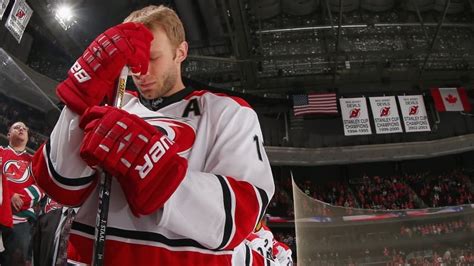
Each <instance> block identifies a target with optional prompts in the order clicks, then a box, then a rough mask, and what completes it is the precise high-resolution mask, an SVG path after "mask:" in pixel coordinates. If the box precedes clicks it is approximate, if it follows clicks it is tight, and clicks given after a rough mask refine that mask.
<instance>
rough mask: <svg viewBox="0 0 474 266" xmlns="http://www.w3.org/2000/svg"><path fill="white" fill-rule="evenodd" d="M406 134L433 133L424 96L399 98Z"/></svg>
mask: <svg viewBox="0 0 474 266" xmlns="http://www.w3.org/2000/svg"><path fill="white" fill-rule="evenodd" d="M398 102H399V103H400V109H401V110H402V117H403V122H404V124H405V132H421V131H431V128H430V123H429V121H428V116H427V115H426V108H425V102H424V101H423V96H422V95H408V96H398Z"/></svg>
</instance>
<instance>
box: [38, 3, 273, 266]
mask: <svg viewBox="0 0 474 266" xmlns="http://www.w3.org/2000/svg"><path fill="white" fill-rule="evenodd" d="M125 21H126V22H127V23H124V24H120V25H117V26H115V27H112V28H110V29H108V30H107V31H105V32H104V33H103V34H101V35H99V36H98V37H97V39H95V40H94V41H93V43H92V44H91V45H90V46H89V48H87V50H86V51H85V52H84V54H83V55H82V56H81V57H80V58H79V59H78V60H77V61H76V63H75V64H74V65H73V67H72V68H71V69H70V70H69V72H68V78H67V79H66V80H65V81H63V82H62V83H60V85H59V86H58V88H57V93H58V95H59V97H60V98H61V99H62V101H63V102H64V103H65V105H66V107H65V108H64V109H63V111H62V113H61V116H60V118H59V120H58V122H57V124H56V126H55V128H54V130H53V132H52V133H51V137H50V140H49V141H48V142H47V143H45V144H44V145H42V147H41V148H40V149H39V150H38V152H37V154H36V156H35V158H34V162H33V172H34V176H35V178H36V180H37V181H38V183H39V184H40V186H41V187H42V188H44V189H45V190H46V192H47V194H48V195H49V196H51V197H52V198H53V199H55V200H57V201H58V202H59V203H61V204H65V205H70V206H81V208H80V209H79V212H78V214H77V215H76V217H75V220H74V223H73V225H72V230H71V235H70V238H69V249H68V250H69V252H68V260H69V262H71V263H72V262H79V263H91V260H92V252H93V250H92V246H93V242H94V224H95V217H96V215H95V214H96V212H97V207H98V201H97V195H98V189H97V179H98V175H99V174H98V171H96V169H98V168H101V169H103V170H105V171H107V172H109V173H111V174H112V175H113V176H114V179H113V182H112V191H111V198H110V207H109V215H108V216H109V219H108V228H107V237H106V244H105V264H106V265H206V266H208V265H252V264H253V265H263V259H262V257H261V256H260V255H259V254H258V253H256V252H253V251H251V250H250V248H248V246H246V245H245V244H244V243H243V240H244V239H245V238H246V237H247V236H248V235H249V234H250V233H251V232H252V230H253V228H254V227H255V225H256V223H257V222H258V221H259V220H260V219H261V216H262V214H263V213H264V211H265V209H266V207H267V205H268V202H269V200H270V199H271V197H272V195H273V193H274V184H273V178H272V174H271V169H270V165H269V162H268V158H267V156H266V154H265V151H264V149H263V143H262V140H263V137H262V133H261V130H260V126H259V122H258V118H257V115H256V113H255V112H254V111H253V110H252V108H250V106H249V105H248V104H247V103H246V102H245V101H243V100H242V99H239V98H235V97H229V96H226V95H222V94H215V93H211V92H209V91H206V90H195V89H194V88H190V87H185V86H184V84H183V82H182V79H181V64H182V62H183V61H184V60H185V59H186V56H187V52H188V44H187V42H186V41H185V38H184V29H183V25H182V23H181V21H180V20H179V18H178V17H177V15H176V13H175V12H174V11H173V10H171V9H169V8H166V7H163V6H159V7H157V6H149V7H145V8H143V9H141V10H138V11H136V12H133V13H132V14H131V15H130V16H129V17H128V18H127V19H126V20H125ZM124 65H128V66H129V67H130V69H131V71H132V72H133V73H137V74H136V75H134V76H133V81H134V82H135V84H136V86H137V87H138V89H139V95H134V94H130V93H126V94H125V96H124V105H123V109H121V110H119V109H117V108H114V107H108V106H97V105H99V104H100V103H101V102H102V101H103V99H104V98H107V97H106V95H109V94H111V92H112V90H113V87H114V81H115V80H116V78H117V77H118V75H119V72H120V70H121V68H122V67H123V66H124Z"/></svg>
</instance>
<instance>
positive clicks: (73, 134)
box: [32, 107, 97, 206]
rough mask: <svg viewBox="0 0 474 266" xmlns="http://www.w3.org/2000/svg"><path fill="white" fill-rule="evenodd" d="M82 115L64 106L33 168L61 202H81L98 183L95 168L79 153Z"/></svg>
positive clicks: (48, 191)
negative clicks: (80, 119) (88, 164)
mask: <svg viewBox="0 0 474 266" xmlns="http://www.w3.org/2000/svg"><path fill="white" fill-rule="evenodd" d="M79 118H80V117H79V115H77V114H75V113H74V112H72V111H71V110H69V109H68V108H67V107H65V108H64V109H63V110H62V112H61V115H60V117H59V119H58V122H57V123H56V125H55V127H54V129H53V131H52V133H51V135H50V138H49V140H48V141H46V142H45V143H44V144H43V145H41V147H40V148H39V149H38V150H37V151H36V153H35V155H34V157H33V162H32V172H33V177H34V178H35V180H36V183H37V185H38V186H39V187H41V189H43V190H44V191H45V193H46V194H47V195H48V196H50V197H51V198H52V199H54V200H56V201H57V202H59V203H60V204H63V205H66V206H79V205H81V204H82V203H83V202H84V201H85V199H86V198H87V197H88V196H89V194H90V193H91V191H92V190H93V189H94V187H95V184H96V182H97V181H96V178H95V170H93V169H92V168H90V167H89V166H87V164H86V163H85V162H84V161H83V160H82V159H81V157H80V155H79V148H80V145H81V142H82V138H83V131H82V129H80V128H79Z"/></svg>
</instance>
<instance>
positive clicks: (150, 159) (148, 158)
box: [135, 135, 174, 179]
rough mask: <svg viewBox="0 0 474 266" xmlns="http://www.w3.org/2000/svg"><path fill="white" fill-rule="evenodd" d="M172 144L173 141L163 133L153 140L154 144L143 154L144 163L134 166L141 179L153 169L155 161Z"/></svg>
mask: <svg viewBox="0 0 474 266" xmlns="http://www.w3.org/2000/svg"><path fill="white" fill-rule="evenodd" d="M173 144H174V142H173V141H171V140H170V139H169V138H168V137H167V136H166V135H163V136H161V138H160V139H159V140H158V141H157V142H155V144H153V146H151V148H150V150H149V151H148V152H147V153H146V154H145V156H143V159H144V160H145V163H144V164H143V165H137V166H136V167H135V170H138V174H139V176H140V178H141V179H145V177H146V176H147V175H148V173H150V171H151V170H152V169H153V166H154V165H155V163H157V162H158V161H159V160H160V159H161V157H163V155H164V154H165V153H166V151H167V150H169V149H170V146H171V145H173Z"/></svg>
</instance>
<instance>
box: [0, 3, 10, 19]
mask: <svg viewBox="0 0 474 266" xmlns="http://www.w3.org/2000/svg"><path fill="white" fill-rule="evenodd" d="M8 3H10V0H0V20H1V19H2V18H3V14H5V10H7V6H8Z"/></svg>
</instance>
